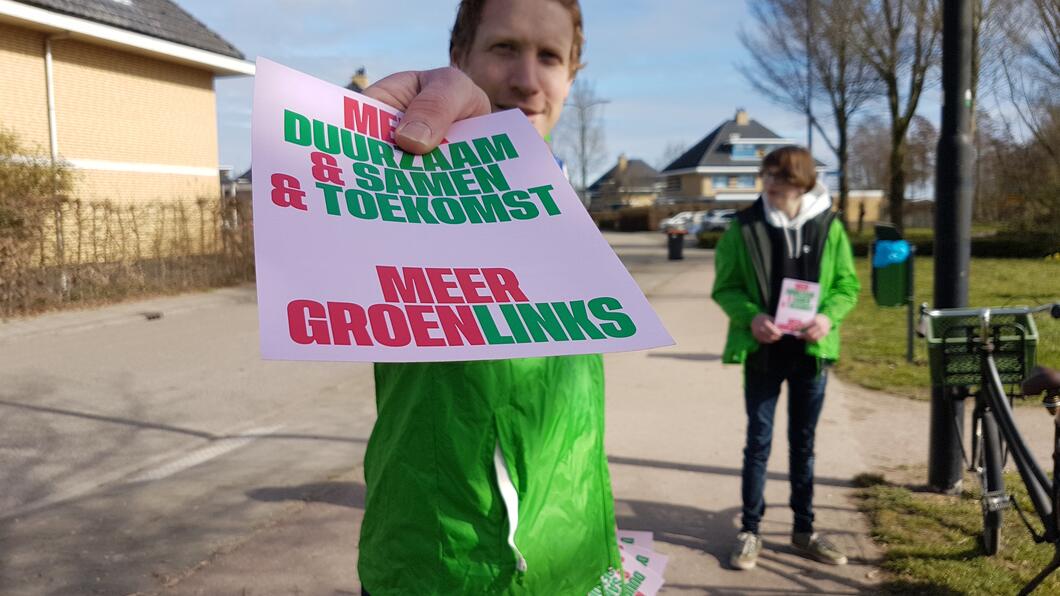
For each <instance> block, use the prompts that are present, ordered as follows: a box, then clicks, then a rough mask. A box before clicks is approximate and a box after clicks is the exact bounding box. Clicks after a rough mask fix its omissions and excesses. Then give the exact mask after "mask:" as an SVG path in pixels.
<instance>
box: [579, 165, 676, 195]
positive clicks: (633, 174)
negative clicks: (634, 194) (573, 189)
mask: <svg viewBox="0 0 1060 596" xmlns="http://www.w3.org/2000/svg"><path fill="white" fill-rule="evenodd" d="M658 180H659V171H658V170H656V169H655V168H653V167H651V166H650V165H648V164H647V163H646V162H645V161H644V160H641V159H630V160H628V161H627V162H626V169H625V171H624V172H623V171H622V170H621V162H619V163H617V164H615V166H614V167H613V168H611V169H610V170H608V171H607V173H606V174H604V175H603V176H600V177H599V178H597V180H596V182H593V183H592V184H591V185H589V189H588V190H589V191H590V192H592V191H597V190H600V188H601V187H603V186H604V185H605V184H607V183H609V182H612V181H614V182H616V183H617V184H618V185H619V186H621V187H623V188H651V186H652V185H653V184H655V183H656V182H657V181H658Z"/></svg>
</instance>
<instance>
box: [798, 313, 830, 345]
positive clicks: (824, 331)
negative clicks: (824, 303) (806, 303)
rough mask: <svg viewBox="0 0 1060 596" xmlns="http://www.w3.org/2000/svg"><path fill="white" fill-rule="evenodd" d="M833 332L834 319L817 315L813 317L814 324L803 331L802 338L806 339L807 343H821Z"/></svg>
mask: <svg viewBox="0 0 1060 596" xmlns="http://www.w3.org/2000/svg"><path fill="white" fill-rule="evenodd" d="M831 330H832V319H829V318H828V317H826V316H825V315H822V314H817V315H815V316H814V317H813V322H812V323H810V324H809V325H807V326H806V327H805V328H804V329H803V330H802V336H803V337H805V338H806V341H820V339H821V338H822V337H824V336H826V335H828V332H829V331H831Z"/></svg>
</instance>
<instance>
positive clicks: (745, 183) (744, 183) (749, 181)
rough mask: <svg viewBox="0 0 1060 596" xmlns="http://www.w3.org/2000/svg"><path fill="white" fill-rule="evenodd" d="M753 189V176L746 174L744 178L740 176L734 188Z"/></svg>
mask: <svg viewBox="0 0 1060 596" xmlns="http://www.w3.org/2000/svg"><path fill="white" fill-rule="evenodd" d="M754 187H755V177H754V175H753V174H747V175H744V176H740V177H739V178H738V179H737V180H736V188H754Z"/></svg>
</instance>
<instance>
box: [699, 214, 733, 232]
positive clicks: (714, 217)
mask: <svg viewBox="0 0 1060 596" xmlns="http://www.w3.org/2000/svg"><path fill="white" fill-rule="evenodd" d="M735 217H736V210H735V209H715V210H713V211H710V212H709V213H708V214H707V216H706V217H704V218H703V223H702V224H701V225H700V229H699V230H698V231H702V232H723V231H725V229H726V228H728V227H729V222H731V221H732V220H733V218H735Z"/></svg>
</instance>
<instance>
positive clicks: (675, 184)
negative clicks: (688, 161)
mask: <svg viewBox="0 0 1060 596" xmlns="http://www.w3.org/2000/svg"><path fill="white" fill-rule="evenodd" d="M666 190H668V191H672V192H677V191H679V190H681V177H680V176H667V177H666Z"/></svg>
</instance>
